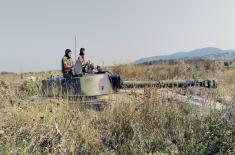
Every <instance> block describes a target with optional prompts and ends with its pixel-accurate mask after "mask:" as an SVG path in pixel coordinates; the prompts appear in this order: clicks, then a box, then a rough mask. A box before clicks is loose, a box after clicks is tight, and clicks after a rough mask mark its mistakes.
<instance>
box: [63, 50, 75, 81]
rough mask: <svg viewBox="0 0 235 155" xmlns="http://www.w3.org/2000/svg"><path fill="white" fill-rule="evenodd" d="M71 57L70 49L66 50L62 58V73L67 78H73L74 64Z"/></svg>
mask: <svg viewBox="0 0 235 155" xmlns="http://www.w3.org/2000/svg"><path fill="white" fill-rule="evenodd" d="M71 55H72V51H71V50H70V49H66V50H65V55H64V57H63V58H62V63H61V64H62V73H63V76H64V77H65V78H68V77H72V76H73V68H74V63H73V59H72V56H71Z"/></svg>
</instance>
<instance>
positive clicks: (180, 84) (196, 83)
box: [122, 80, 217, 88]
mask: <svg viewBox="0 0 235 155" xmlns="http://www.w3.org/2000/svg"><path fill="white" fill-rule="evenodd" d="M122 86H123V88H144V87H157V88H186V87H204V88H217V83H216V81H215V80H164V81H124V82H123V85H122Z"/></svg>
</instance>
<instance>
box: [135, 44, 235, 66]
mask: <svg viewBox="0 0 235 155" xmlns="http://www.w3.org/2000/svg"><path fill="white" fill-rule="evenodd" d="M185 59H186V60H188V59H213V60H230V59H235V50H222V49H219V48H214V47H207V48H202V49H195V50H192V51H188V52H177V53H174V54H170V55H162V56H153V57H147V58H142V59H139V60H137V61H135V63H136V64H142V63H146V62H151V61H159V60H185Z"/></svg>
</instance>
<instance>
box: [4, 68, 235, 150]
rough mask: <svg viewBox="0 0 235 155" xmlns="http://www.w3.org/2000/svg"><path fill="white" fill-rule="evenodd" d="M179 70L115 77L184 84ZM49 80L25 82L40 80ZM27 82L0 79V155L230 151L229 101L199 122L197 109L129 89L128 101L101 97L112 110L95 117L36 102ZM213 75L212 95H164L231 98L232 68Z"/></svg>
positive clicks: (75, 107)
mask: <svg viewBox="0 0 235 155" xmlns="http://www.w3.org/2000/svg"><path fill="white" fill-rule="evenodd" d="M177 65H184V64H176V66H170V65H166V66H165V65H164V64H156V65H154V66H148V67H145V66H118V67H115V68H114V69H113V70H114V72H116V73H117V72H118V73H121V74H122V75H123V76H124V77H125V78H126V79H128V80H149V79H151V80H161V79H165V78H169V77H170V78H172V79H181V78H185V77H186V71H185V70H182V69H180V70H179V67H177ZM201 65H203V66H207V67H208V65H206V64H201ZM192 66H193V65H192ZM193 67H195V66H193ZM180 68H182V67H180ZM195 68H196V67H195ZM198 72H199V73H197V76H200V75H202V76H206V77H207V76H208V77H209V76H210V75H209V74H211V73H210V72H209V71H206V68H204V69H201V70H199V71H198ZM140 73H144V74H140ZM221 73H222V74H221ZM50 74H51V73H33V74H32V73H31V74H30V73H28V74H26V75H27V76H32V75H33V76H35V77H37V78H38V79H42V78H45V77H46V76H48V75H50ZM52 74H58V72H55V73H53V72H52ZM26 75H24V76H23V78H22V75H21V74H17V75H1V76H0V81H1V85H0V91H1V103H0V106H1V107H0V118H1V119H0V154H14V153H16V154H162V153H165V154H215V153H219V154H233V153H234V151H235V150H234V149H235V148H234V144H235V139H234V137H235V130H234V126H235V124H234V122H235V115H234V110H235V108H234V100H232V101H230V102H229V104H228V105H227V107H226V108H225V109H222V110H215V109H213V108H212V109H208V110H207V113H204V114H203V115H202V113H201V109H200V108H198V107H197V106H194V105H189V104H185V103H182V102H180V101H176V100H174V99H171V98H167V97H166V96H161V95H159V94H160V93H159V91H162V90H158V89H156V88H145V89H144V90H143V91H139V90H137V89H132V90H129V91H128V93H126V94H117V95H111V96H105V97H104V99H106V100H108V101H110V102H111V103H112V106H111V108H107V109H105V110H103V111H95V110H93V109H86V108H81V105H82V104H81V103H68V101H67V100H66V99H56V98H41V97H40V96H38V91H35V89H37V87H34V86H35V83H36V85H37V84H38V83H37V82H32V81H29V82H28V84H29V85H26V86H25V85H24V82H25V79H26V77H27V76H26ZM150 75H152V77H151V76H150ZM215 75H216V76H217V77H218V81H219V83H220V87H219V89H218V90H206V89H174V90H170V91H173V92H176V93H180V94H197V95H200V96H205V97H208V96H211V97H212V98H215V99H217V98H219V97H218V96H220V97H221V96H223V95H228V96H232V97H233V96H234V94H233V93H232V92H231V91H232V90H234V88H233V87H234V85H231V83H234V81H235V80H234V75H235V71H234V69H228V70H222V69H221V70H217V72H216V73H215ZM190 76H191V75H190ZM195 76H196V75H195ZM201 78H202V77H201ZM221 84H222V85H221ZM22 85H23V86H25V87H23V88H24V89H21V88H22ZM221 86H223V87H222V88H223V89H224V90H223V91H221V89H222V88H221ZM31 88H33V89H31ZM225 90H226V91H228V93H226V91H225ZM13 100H14V101H13Z"/></svg>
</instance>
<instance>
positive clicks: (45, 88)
mask: <svg viewBox="0 0 235 155" xmlns="http://www.w3.org/2000/svg"><path fill="white" fill-rule="evenodd" d="M144 87H157V88H175V87H181V88H182V87H205V88H216V87H217V83H216V81H215V80H181V81H170V80H168V81H123V80H122V78H121V77H120V75H113V74H111V73H109V72H102V73H97V74H87V75H84V76H81V77H70V78H64V77H61V76H58V77H50V78H48V79H46V80H43V81H42V94H43V96H48V97H52V96H55V97H56V96H63V97H64V96H69V97H71V96H77V97H82V96H83V97H84V96H85V97H95V96H102V95H108V94H113V93H116V92H117V91H118V90H120V89H128V88H144Z"/></svg>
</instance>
